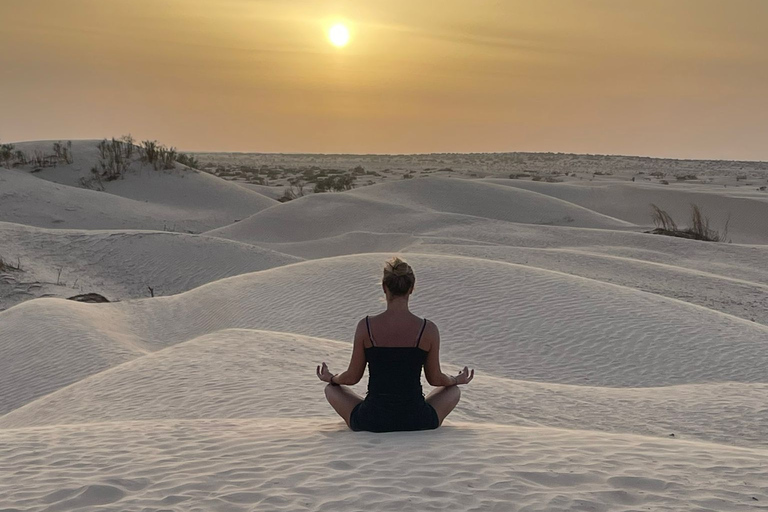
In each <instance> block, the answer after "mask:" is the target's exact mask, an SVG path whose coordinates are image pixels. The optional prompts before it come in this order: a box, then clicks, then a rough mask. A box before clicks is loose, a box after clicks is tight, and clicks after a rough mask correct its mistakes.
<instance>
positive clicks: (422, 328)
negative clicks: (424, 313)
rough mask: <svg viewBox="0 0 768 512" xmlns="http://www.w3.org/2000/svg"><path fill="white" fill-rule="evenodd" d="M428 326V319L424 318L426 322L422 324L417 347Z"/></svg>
mask: <svg viewBox="0 0 768 512" xmlns="http://www.w3.org/2000/svg"><path fill="white" fill-rule="evenodd" d="M426 326H427V319H426V318H425V319H424V323H423V324H422V325H421V332H419V339H417V340H416V348H418V346H419V344H420V343H421V335H422V334H424V328H425V327H426Z"/></svg>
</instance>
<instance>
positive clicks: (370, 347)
mask: <svg viewBox="0 0 768 512" xmlns="http://www.w3.org/2000/svg"><path fill="white" fill-rule="evenodd" d="M415 282H416V276H415V275H414V274H413V269H412V268H411V267H410V266H409V265H408V264H407V263H406V262H404V261H403V260H401V259H400V258H392V259H391V260H389V261H388V262H387V263H386V265H385V267H384V278H383V280H382V283H381V286H382V288H383V289H384V294H385V295H386V297H387V310H386V311H384V312H383V313H380V314H378V315H374V316H371V317H368V316H366V317H365V318H364V319H362V320H360V322H358V324H357V330H356V332H355V341H354V344H353V347H352V359H351V361H350V362H349V367H348V368H347V371H345V372H342V373H340V374H337V375H334V374H332V373H331V372H330V371H329V370H328V366H327V365H326V364H325V363H323V364H322V366H318V367H317V376H318V377H319V378H320V380H322V381H324V382H327V383H328V385H327V386H326V387H325V397H326V398H327V399H328V402H329V403H330V404H331V406H332V407H333V408H334V409H335V410H336V412H337V413H339V416H341V417H342V418H344V421H345V422H346V423H347V425H348V426H349V428H351V429H352V430H356V431H357V430H368V431H371V432H391V431H397V430H427V429H434V428H437V427H439V426H440V425H442V423H443V420H444V419H445V417H446V416H448V413H450V412H451V411H452V410H453V408H454V407H456V404H458V403H459V398H460V397H461V392H460V391H459V385H460V384H468V383H469V382H470V381H471V380H472V379H473V378H474V376H475V371H474V370H471V371H470V370H469V369H468V368H467V367H466V366H465V367H464V369H463V370H462V371H461V372H459V374H458V375H456V376H449V375H446V374H444V373H443V372H442V371H441V370H440V333H439V332H438V330H437V326H436V325H435V324H434V323H432V322H430V321H428V320H427V319H426V318H424V319H421V318H419V317H417V316H416V315H414V314H413V313H411V312H410V311H409V310H408V298H409V297H410V295H411V293H413V285H414V283H415ZM366 363H367V364H368V394H367V395H366V397H365V399H363V398H361V397H360V396H358V395H356V394H355V393H354V392H353V391H352V390H350V389H349V388H347V387H346V386H348V385H352V384H357V383H358V382H360V379H361V378H362V377H363V372H364V371H365V365H366ZM422 367H424V375H425V376H426V378H427V382H429V384H430V385H432V386H435V389H434V390H433V391H432V392H431V393H430V394H429V396H428V397H427V398H426V399H425V398H424V394H423V393H422V390H421V368H422Z"/></svg>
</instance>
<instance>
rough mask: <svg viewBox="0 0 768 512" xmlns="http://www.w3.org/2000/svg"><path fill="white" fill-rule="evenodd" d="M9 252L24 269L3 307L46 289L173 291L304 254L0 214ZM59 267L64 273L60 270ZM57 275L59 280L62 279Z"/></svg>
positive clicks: (120, 295) (1, 294)
mask: <svg viewBox="0 0 768 512" xmlns="http://www.w3.org/2000/svg"><path fill="white" fill-rule="evenodd" d="M0 240H1V241H2V251H3V255H4V256H5V257H6V258H7V259H8V260H9V261H13V262H14V263H15V262H17V261H18V262H19V263H20V264H21V266H22V267H23V269H24V272H16V273H14V274H8V279H9V280H11V279H13V282H12V283H10V284H8V285H7V287H3V286H0V310H2V309H7V308H8V307H10V306H12V305H14V304H16V303H18V302H21V301H23V300H28V299H30V298H36V297H41V296H54V297H70V296H72V295H76V294H78V293H90V292H95V293H100V294H101V295H104V296H106V297H107V298H108V299H110V300H126V299H134V298H139V297H148V296H149V295H150V292H149V287H151V288H152V293H154V295H155V296H162V295H172V294H175V293H180V292H183V291H187V290H190V289H192V288H195V287H197V286H200V285H202V284H205V283H208V282H211V281H216V280H218V279H221V278H224V277H229V276H233V275H238V274H244V273H247V272H253V271H256V270H263V269H267V268H272V267H277V266H281V265H287V264H290V263H296V262H298V261H301V259H300V258H297V257H295V256H289V255H287V254H281V253H276V252H274V251H270V250H268V249H262V248H260V247H255V246H252V245H246V244H241V243H238V242H233V241H230V240H223V239H220V238H210V237H205V236H200V235H189V234H183V233H167V232H161V231H96V230H88V231H86V230H64V229H56V230H50V229H42V228H33V227H27V226H22V225H19V224H10V223H3V222H0ZM59 271H61V273H59ZM57 283H58V284H57Z"/></svg>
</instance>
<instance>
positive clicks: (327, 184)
mask: <svg viewBox="0 0 768 512" xmlns="http://www.w3.org/2000/svg"><path fill="white" fill-rule="evenodd" d="M354 182H355V177H354V176H350V175H348V174H345V175H337V176H328V177H326V178H320V179H318V180H317V181H316V182H315V192H343V191H344V190H352V189H353V188H354V187H355V184H354Z"/></svg>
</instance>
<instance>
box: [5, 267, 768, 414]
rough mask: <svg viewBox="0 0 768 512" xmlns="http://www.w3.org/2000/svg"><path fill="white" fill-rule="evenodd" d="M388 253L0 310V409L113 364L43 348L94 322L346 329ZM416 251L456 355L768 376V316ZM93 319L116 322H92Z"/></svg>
mask: <svg viewBox="0 0 768 512" xmlns="http://www.w3.org/2000/svg"><path fill="white" fill-rule="evenodd" d="M384 257H385V255H383V254H373V255H357V256H347V257H337V258H328V259H321V260H313V261H308V262H304V263H298V264H294V265H288V266H283V267H279V268H275V269H271V270H265V271H262V272H256V273H251V274H246V275H242V276H236V277H232V278H228V279H223V280H219V281H216V282H214V283H210V284H207V285H204V286H202V287H199V288H196V289H195V290H192V291H190V292H186V293H183V294H180V295H175V296H171V297H161V298H155V299H147V300H137V301H129V302H123V303H113V304H104V305H81V304H75V303H72V302H69V301H62V300H57V299H38V300H35V301H29V302H26V303H24V304H22V305H20V306H16V307H14V308H11V309H10V310H8V311H6V312H4V313H0V350H2V351H4V352H5V351H12V353H14V354H15V355H14V357H12V358H7V359H3V360H2V361H0V364H2V367H1V368H0V370H2V371H0V391H3V392H2V393H0V397H2V398H1V399H0V400H2V401H0V411H2V412H8V411H10V410H12V409H14V408H16V407H19V406H20V405H23V404H24V403H28V402H29V401H30V400H31V399H33V398H36V397H38V396H41V395H43V394H45V393H48V392H51V391H54V390H56V389H58V388H60V387H61V385H62V384H69V383H72V382H75V381H77V380H79V379H81V378H83V377H86V376H88V375H92V374H94V373H95V372H96V371H100V370H103V369H104V365H103V364H102V363H101V361H102V359H103V358H97V359H96V360H95V361H93V362H89V359H90V355H88V356H84V355H81V354H78V355H77V356H76V357H77V361H78V364H77V369H73V368H72V366H73V365H74V362H73V361H71V360H69V359H68V357H69V356H67V354H66V353H64V354H58V353H56V354H51V358H50V359H48V358H47V356H46V358H45V359H42V360H41V359H40V356H39V355H38V354H39V353H46V347H47V346H48V345H51V346H56V347H65V346H67V345H68V344H71V343H72V340H73V339H76V340H77V343H79V344H83V346H84V349H83V350H86V351H87V343H88V342H89V341H88V340H89V339H90V338H89V337H92V336H94V335H95V334H94V333H95V332H100V333H101V334H100V335H99V336H97V339H98V343H99V344H105V343H106V344H109V341H108V340H109V338H113V339H115V340H117V341H119V342H120V343H123V344H124V343H129V344H131V345H132V346H135V347H141V348H142V349H148V350H154V349H157V348H162V347H167V346H170V345H173V344H176V343H181V342H183V341H188V340H191V339H193V338H196V337H199V336H202V335H204V334H208V333H213V332H216V331H219V330H222V329H228V328H249V329H264V330H273V331H281V332H292V333H296V334H304V335H309V336H319V337H323V338H331V339H337V340H348V339H349V337H350V336H351V335H352V333H353V330H354V325H355V322H356V321H357V319H359V318H361V317H362V316H363V315H365V314H366V313H368V312H370V311H371V310H372V309H375V308H376V307H377V305H379V307H380V302H379V297H378V296H379V293H378V291H377V287H376V283H375V280H374V279H373V278H371V277H370V276H371V275H372V274H373V273H374V272H375V269H376V268H378V266H379V264H380V261H381V260H382V258H384ZM410 258H411V260H413V262H414V264H415V265H418V266H419V268H423V269H424V270H423V271H422V273H421V274H420V275H421V276H423V277H422V279H423V283H424V284H423V285H422V284H420V283H421V282H422V281H419V282H418V283H417V286H419V290H420V293H422V294H423V295H422V296H424V297H430V298H431V299H430V301H429V302H428V303H424V304H421V303H419V301H418V299H415V300H414V307H415V308H416V309H417V310H418V311H419V312H420V314H423V315H425V316H426V317H428V318H431V319H433V320H434V321H436V322H438V324H439V325H441V326H442V328H443V329H444V330H445V340H446V343H445V349H444V354H445V357H446V358H447V360H448V361H454V362H456V363H457V364H472V365H475V366H477V367H480V368H483V369H484V370H485V371H487V372H490V373H492V374H495V375H497V376H500V377H508V378H515V379H523V380H535V381H541V382H557V383H563V384H582V385H591V386H615V387H639V386H643V387H644V386H664V385H672V384H691V383H706V382H725V381H734V382H744V383H762V382H766V379H768V376H767V375H766V373H765V371H764V368H765V367H766V366H765V364H766V363H768V361H766V358H768V352H766V350H765V349H766V344H768V336H767V334H768V327H765V326H762V325H760V324H755V323H753V322H748V321H744V320H742V319H739V318H736V317H733V316H729V315H725V314H722V313H718V312H714V311H712V310H709V309H706V308H702V307H697V306H692V305H689V304H687V303H684V302H680V301H674V300H671V299H666V298H661V297H658V296H655V295H652V294H647V293H643V292H638V291H634V290H630V289H627V288H623V287H618V286H612V285H608V284H605V283H600V282H597V281H593V280H586V279H583V278H577V277H573V276H570V275H566V274H561V273H557V272H551V271H544V270H538V269H531V268H529V267H525V266H518V265H510V264H505V263H498V262H490V261H485V260H480V259H474V258H464V257H455V256H434V255H417V254H412V255H410ZM334 276H344V277H343V280H344V282H345V283H346V284H345V286H343V287H339V286H334V283H337V282H338V280H337V279H335V278H334ZM288 305H290V307H288ZM457 309H459V310H460V311H461V314H460V315H458V314H456V311H457ZM81 312H85V313H81ZM94 315H96V316H94ZM33 318H34V319H35V320H34V322H32V320H31V319H33ZM93 318H105V319H106V318H110V319H112V320H110V321H109V322H108V323H107V322H104V323H103V324H99V325H95V324H94V323H93V322H95V321H96V320H93ZM30 323H34V325H33V326H30V325H29V324H30ZM713 324H716V325H717V328H716V329H713V328H712V327H711V326H712V325H713ZM104 336H106V337H107V339H104ZM691 353H695V354H696V357H695V358H691V356H690V354H691ZM25 354H29V355H25ZM726 355H727V357H726ZM73 357H75V356H73ZM119 362H122V360H121V361H119ZM20 368H23V371H22V370H21V369H20ZM20 390H27V391H26V392H24V393H21V391H20Z"/></svg>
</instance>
